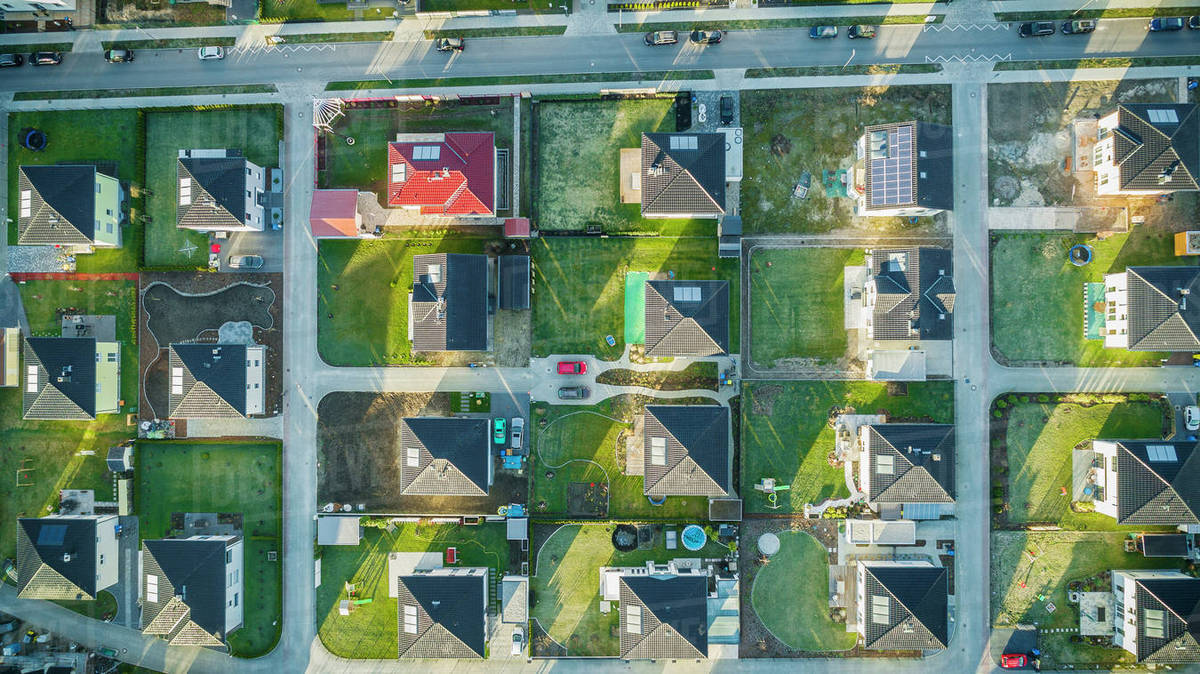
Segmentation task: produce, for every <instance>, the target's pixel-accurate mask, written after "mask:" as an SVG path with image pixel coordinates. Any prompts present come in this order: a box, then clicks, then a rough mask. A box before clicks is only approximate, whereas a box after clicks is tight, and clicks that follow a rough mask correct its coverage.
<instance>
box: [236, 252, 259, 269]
mask: <svg viewBox="0 0 1200 674" xmlns="http://www.w3.org/2000/svg"><path fill="white" fill-rule="evenodd" d="M262 266H263V259H262V257H261V256H258V255H230V256H229V268H230V269H258V268H259V267H262Z"/></svg>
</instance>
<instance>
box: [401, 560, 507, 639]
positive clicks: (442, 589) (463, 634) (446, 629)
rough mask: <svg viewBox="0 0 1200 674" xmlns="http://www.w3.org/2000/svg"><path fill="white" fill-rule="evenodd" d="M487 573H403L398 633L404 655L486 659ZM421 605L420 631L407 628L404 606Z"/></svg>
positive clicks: (418, 619) (418, 625)
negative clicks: (411, 574) (405, 627)
mask: <svg viewBox="0 0 1200 674" xmlns="http://www.w3.org/2000/svg"><path fill="white" fill-rule="evenodd" d="M485 578H486V577H485V576H440V575H429V574H422V575H414V576H400V578H399V582H398V583H397V588H396V589H397V593H398V597H397V632H398V633H399V657H402V658H482V657H483V654H484V641H485V639H486V637H485V634H484V632H485V629H484V620H485V611H486V610H487V607H486V603H485V601H486V596H485V587H486V583H485ZM413 604H415V605H416V606H417V633H416V634H409V633H407V632H405V631H404V606H405V605H413Z"/></svg>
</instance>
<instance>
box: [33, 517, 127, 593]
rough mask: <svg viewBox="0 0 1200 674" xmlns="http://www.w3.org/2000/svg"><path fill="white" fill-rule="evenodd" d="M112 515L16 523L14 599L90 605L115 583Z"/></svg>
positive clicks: (116, 566) (117, 562) (116, 562)
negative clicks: (75, 602)
mask: <svg viewBox="0 0 1200 674" xmlns="http://www.w3.org/2000/svg"><path fill="white" fill-rule="evenodd" d="M117 543H118V541H117V516H116V515H49V516H47V517H37V518H34V517H21V518H18V519H17V564H16V566H17V596H18V597H20V598H22V599H58V600H80V599H82V600H92V599H95V598H96V595H97V594H98V593H99V592H100V591H101V590H105V589H108V588H110V587H112V586H113V585H115V584H116V583H117V578H118V574H119V567H120V559H118V545H117Z"/></svg>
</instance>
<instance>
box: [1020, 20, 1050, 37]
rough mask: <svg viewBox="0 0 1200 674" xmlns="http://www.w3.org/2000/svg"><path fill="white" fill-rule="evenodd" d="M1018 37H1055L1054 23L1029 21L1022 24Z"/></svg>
mask: <svg viewBox="0 0 1200 674" xmlns="http://www.w3.org/2000/svg"><path fill="white" fill-rule="evenodd" d="M1017 35H1018V36H1020V37H1044V36H1046V35H1054V22H1053V21H1027V22H1025V23H1023V24H1021V27H1020V28H1018V29H1017Z"/></svg>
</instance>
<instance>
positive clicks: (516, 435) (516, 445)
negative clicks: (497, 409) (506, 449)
mask: <svg viewBox="0 0 1200 674" xmlns="http://www.w3.org/2000/svg"><path fill="white" fill-rule="evenodd" d="M510 428H511V429H512V431H511V432H512V448H513V449H521V443H522V442H523V438H522V437H521V436H522V435H523V434H524V433H525V418H524V417H513V420H512V425H511V426H510Z"/></svg>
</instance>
